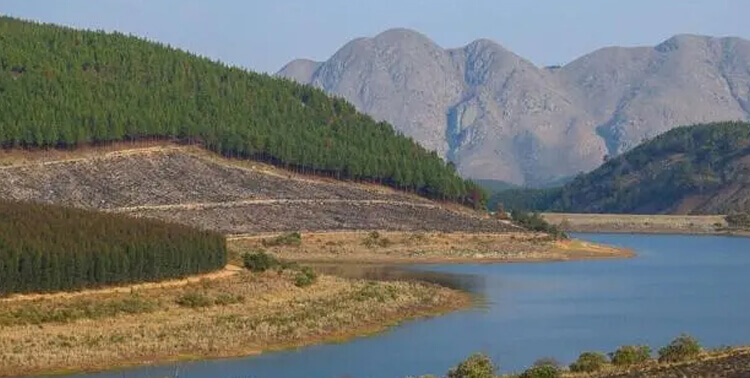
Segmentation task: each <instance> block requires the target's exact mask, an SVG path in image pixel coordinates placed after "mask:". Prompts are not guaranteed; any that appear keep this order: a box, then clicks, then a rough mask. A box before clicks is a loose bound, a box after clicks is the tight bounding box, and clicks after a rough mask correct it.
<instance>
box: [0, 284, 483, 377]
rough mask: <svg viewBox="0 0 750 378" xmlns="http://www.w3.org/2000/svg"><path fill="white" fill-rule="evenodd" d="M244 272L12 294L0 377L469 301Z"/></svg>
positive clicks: (384, 322)
mask: <svg viewBox="0 0 750 378" xmlns="http://www.w3.org/2000/svg"><path fill="white" fill-rule="evenodd" d="M293 281H294V280H293V275H292V274H291V273H282V274H279V273H277V272H275V271H273V272H271V271H269V272H266V273H262V274H252V273H248V272H239V273H237V274H234V275H231V276H229V277H223V278H221V279H215V280H202V281H200V282H191V283H188V284H187V285H184V286H168V287H163V288H155V287H149V288H143V289H140V290H134V291H133V292H128V293H123V292H118V291H114V292H113V291H103V292H92V293H90V294H89V295H81V296H76V297H72V298H69V297H49V298H42V299H36V300H29V301H9V302H6V303H3V306H2V308H0V376H2V375H18V374H39V373H42V372H55V371H58V372H60V371H68V370H70V369H72V370H96V369H105V368H111V367H113V366H121V365H131V364H143V363H152V362H158V361H167V360H175V359H185V358H208V357H228V356H236V355H247V354H254V353H259V352H261V351H267V350H275V349H281V348H289V347H295V346H300V345H307V344H311V343H317V342H323V341H329V340H336V339H342V338H348V337H352V336H355V335H362V334H369V333H372V332H376V331H378V330H381V329H383V328H385V327H388V326H389V325H392V324H395V323H397V322H399V321H402V320H404V319H409V318H414V317H420V316H427V315H432V314H437V313H440V312H443V311H449V310H453V309H457V308H461V307H465V306H467V305H469V304H470V301H471V299H470V297H469V296H468V295H467V294H463V293H460V292H457V291H454V290H450V289H446V288H443V287H439V286H435V285H430V284H423V283H405V282H373V281H364V280H345V279H342V278H336V277H331V276H321V277H319V279H318V281H317V282H316V283H314V284H313V285H312V286H309V287H305V288H299V287H297V286H295V285H294V283H293Z"/></svg>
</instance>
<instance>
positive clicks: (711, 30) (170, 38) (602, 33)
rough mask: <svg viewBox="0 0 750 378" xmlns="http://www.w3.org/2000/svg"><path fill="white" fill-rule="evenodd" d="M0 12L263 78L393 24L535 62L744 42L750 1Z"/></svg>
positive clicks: (23, 2) (256, 2) (161, 4)
mask: <svg viewBox="0 0 750 378" xmlns="http://www.w3.org/2000/svg"><path fill="white" fill-rule="evenodd" d="M0 14H9V15H12V16H17V17H21V18H26V19H33V20H39V21H45V22H52V23H58V24H65V25H70V26H75V27H83V28H94V29H105V30H119V31H121V32H125V33H131V34H135V35H139V36H144V37H147V38H149V39H154V40H158V41H161V42H165V43H169V44H171V45H173V46H179V47H181V48H183V49H186V50H190V51H193V52H196V53H199V54H202V55H206V56H209V57H211V58H214V59H219V60H222V61H224V62H226V63H229V64H234V65H239V66H244V67H247V68H251V69H254V70H260V71H267V72H275V71H277V70H278V69H279V68H281V67H282V66H283V65H284V64H286V63H287V62H288V61H290V60H292V59H294V58H301V57H304V58H311V59H315V60H325V59H327V58H328V57H329V56H330V55H332V54H333V53H334V52H335V51H336V50H337V49H338V48H339V47H341V46H342V45H343V44H344V43H346V42H347V41H349V40H351V39H352V38H356V37H362V36H372V35H375V34H377V33H379V32H381V31H383V30H386V29H388V28H392V27H408V28H412V29H415V30H418V31H420V32H422V33H424V34H426V35H427V36H429V37H430V38H432V39H433V40H434V41H436V42H437V43H438V44H439V45H441V46H443V47H457V46H462V45H464V44H466V43H468V42H470V41H472V40H474V39H477V38H489V39H492V40H495V41H497V42H499V43H500V44H502V45H504V46H505V47H506V48H508V49H510V50H512V51H514V52H516V53H518V54H520V55H521V56H523V57H525V58H527V59H530V60H531V61H532V62H533V63H535V64H537V65H551V64H564V63H567V62H569V61H571V60H572V59H574V58H576V57H578V56H580V55H582V54H585V53H587V52H590V51H592V50H594V49H597V48H600V47H604V46H611V45H624V46H632V45H654V44H657V43H659V42H661V41H663V40H664V39H666V38H668V37H670V36H672V35H674V34H679V33H696V34H708V35H716V36H727V35H732V36H739V37H743V38H750V22H748V21H747V18H748V15H750V0H701V1H691V0H616V1H615V0H612V1H609V0H547V1H541V0H517V1H501V0H466V1H461V0H246V1H241V0H0Z"/></svg>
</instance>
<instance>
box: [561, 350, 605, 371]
mask: <svg viewBox="0 0 750 378" xmlns="http://www.w3.org/2000/svg"><path fill="white" fill-rule="evenodd" d="M606 364H607V356H605V355H604V353H600V352H583V353H581V355H580V356H578V359H577V360H576V362H573V363H572V364H570V371H572V372H583V373H591V372H595V371H599V370H601V369H602V368H603V367H604V365H606Z"/></svg>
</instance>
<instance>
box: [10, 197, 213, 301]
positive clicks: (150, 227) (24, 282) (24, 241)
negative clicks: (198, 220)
mask: <svg viewBox="0 0 750 378" xmlns="http://www.w3.org/2000/svg"><path fill="white" fill-rule="evenodd" d="M226 259H227V251H226V242H225V239H224V236H223V235H221V234H219V233H216V232H212V231H202V230H197V229H194V228H191V227H187V226H182V225H176V224H169V223H164V222H161V221H157V220H150V219H136V218H130V217H126V216H122V215H115V214H102V213H98V212H94V211H90V210H80V209H72V208H64V207H59V206H52V205H39V204H30V203H23V202H9V201H3V200H0V296H2V295H6V294H9V293H25V292H50V291H59V290H72V289H81V288H88V287H98V286H103V285H108V284H116V283H129V282H141V281H158V280H162V279H165V278H176V277H184V276H187V275H191V274H196V273H201V272H208V271H213V270H217V269H221V268H223V267H224V265H225V264H226Z"/></svg>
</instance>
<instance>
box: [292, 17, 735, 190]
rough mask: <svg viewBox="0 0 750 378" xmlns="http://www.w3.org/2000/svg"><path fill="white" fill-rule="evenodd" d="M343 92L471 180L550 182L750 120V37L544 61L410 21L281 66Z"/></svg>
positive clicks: (692, 38)
mask: <svg viewBox="0 0 750 378" xmlns="http://www.w3.org/2000/svg"><path fill="white" fill-rule="evenodd" d="M278 74H279V75H280V76H284V77H287V78H290V79H293V80H297V81H299V82H302V83H307V84H312V85H315V86H318V87H320V88H322V89H324V90H326V91H328V92H331V93H334V94H337V95H340V96H343V97H345V98H347V99H348V100H349V101H351V102H352V103H353V104H354V105H355V106H356V107H357V108H359V109H360V110H362V111H364V112H367V113H369V114H371V115H372V116H373V117H375V118H376V119H380V120H385V121H388V122H390V123H391V124H393V125H394V127H395V128H396V129H398V130H399V131H401V132H403V133H404V134H406V135H409V136H411V137H413V138H414V139H415V140H417V141H418V142H420V143H421V144H422V145H424V146H425V147H427V148H430V149H433V150H435V151H437V152H438V153H439V154H440V155H441V156H444V157H446V158H448V159H450V160H452V161H453V162H454V163H455V164H456V166H457V168H458V170H459V172H461V173H462V174H463V175H465V176H468V177H472V178H482V179H499V180H504V181H509V182H513V183H516V184H523V185H543V184H545V183H547V182H551V181H555V180H559V179H560V178H562V177H566V176H571V175H575V174H577V173H579V172H581V171H588V170H590V169H592V168H594V167H596V166H598V165H599V164H600V163H601V161H602V159H603V157H604V156H605V155H614V154H619V153H622V152H624V151H627V150H628V149H629V148H631V147H633V146H635V145H636V144H638V143H640V142H641V141H642V140H644V139H645V138H649V137H653V136H655V135H656V134H658V133H661V132H663V131H666V130H668V129H670V128H672V127H675V126H679V125H685V124H693V123H699V122H711V121H723V120H747V119H750V41H747V40H744V39H741V38H714V37H708V36H701V35H691V34H680V35H676V36H674V37H672V38H669V39H667V40H665V41H664V42H662V43H660V44H658V45H656V46H653V47H648V46H646V47H607V48H603V49H599V50H596V51H594V52H592V53H590V54H587V55H584V56H582V57H580V58H578V59H576V60H574V61H572V62H570V63H568V64H566V65H565V66H563V67H555V68H554V69H547V68H539V67H536V66H535V65H534V64H532V63H531V62H530V61H528V60H526V59H524V58H522V57H520V56H518V55H516V54H514V53H513V52H512V51H509V50H508V49H506V48H504V47H503V46H502V45H500V44H498V43H497V42H494V41H492V40H488V39H478V40H476V41H473V42H471V43H469V44H468V45H466V46H463V47H460V48H454V49H448V50H446V49H443V48H442V47H440V46H438V45H437V44H435V43H434V42H433V41H432V40H430V39H429V38H428V37H427V36H425V35H423V34H421V33H419V32H416V31H414V30H410V29H391V30H387V31H385V32H383V33H380V34H378V35H377V36H375V37H371V38H359V39H355V40H353V41H351V42H350V43H348V44H346V45H345V46H344V47H342V48H341V49H340V50H339V51H338V52H336V54H334V55H333V56H332V57H331V58H330V59H329V60H327V61H326V62H322V63H318V62H312V61H294V62H292V63H290V64H288V65H287V66H285V67H284V68H283V69H282V70H281V71H279V73H278Z"/></svg>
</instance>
